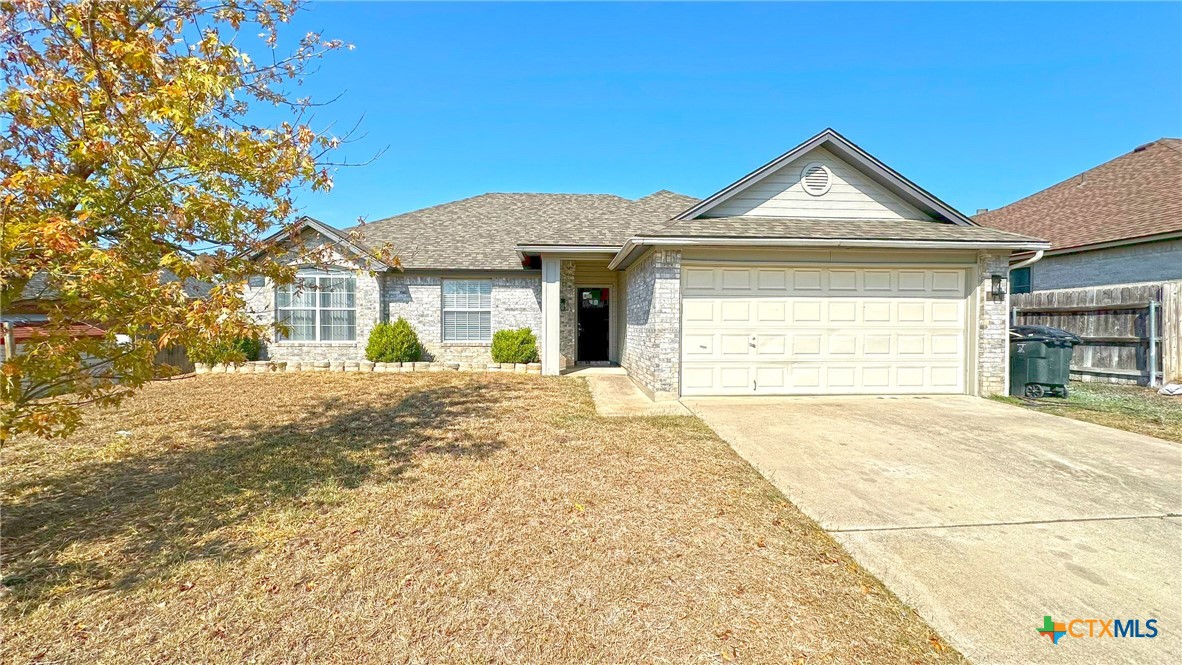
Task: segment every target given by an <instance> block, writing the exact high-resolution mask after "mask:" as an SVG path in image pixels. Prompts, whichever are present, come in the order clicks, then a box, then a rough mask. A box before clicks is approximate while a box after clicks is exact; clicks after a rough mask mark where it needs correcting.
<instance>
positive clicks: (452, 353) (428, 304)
mask: <svg viewBox="0 0 1182 665" xmlns="http://www.w3.org/2000/svg"><path fill="white" fill-rule="evenodd" d="M324 241H325V239H324V238H323V236H320V235H319V234H317V233H315V232H305V234H304V236H303V237H302V238H301V242H302V243H303V244H304V245H306V246H309V247H310V246H314V245H316V244H317V243H322V242H324ZM298 254H299V252H298V251H292V252H290V253H289V254H287V255H286V257H285V258H286V259H287V260H291V261H293V262H296V261H298V259H297V258H295V257H296V256H297V255H298ZM280 260H284V259H283V258H281V259H280ZM334 262H336V263H339V269H340V270H342V271H348V272H351V273H352V275H353V276H354V277H355V279H356V290H355V303H356V311H357V314H356V323H357V337H356V339H355V340H354V341H351V342H293V341H279V342H275V341H270V342H267V343H266V344H264V348H263V352H262V356H261V359H262V360H272V361H277V362H358V361H364V360H365V346H366V344H367V342H368V341H369V334H370V332H371V331H372V330H373V328H374V326H375V325H377V323H378V322H379V321H394V320H396V319H398V317H403V318H405V319H406V320H407V321H408V322H409V323H410V324H411V326H412V327H413V328H414V329H415V332H416V333H417V334H418V336H419V341H420V342H422V344H423V347H424V349H425V352H426V355H425V357H424V358H423V360H424V361H426V362H432V361H434V362H446V363H453V362H462V363H472V364H485V363H489V362H492V356H491V355H490V350H491V348H492V344H491V343H483V344H480V343H476V344H474V343H446V344H445V343H444V342H443V341H442V337H443V310H442V293H443V287H442V282H443V279H445V277H444V276H442V275H439V274H436V275H415V274H408V273H396V272H373V273H371V272H369V271H367V270H363V269H360V268H361V266H360V265H358V264H356V263H354V262H352V261H351V260H349V259H348V258H347V257H344V256H341V255H337V256H336V259H335V260H334ZM457 278H467V279H489V280H491V281H492V330H493V332H496V331H497V330H503V329H506V328H529V329H531V330H533V331H534V333H535V334H536V333H538V332H539V331H540V330H541V328H542V304H541V303H542V282H541V276H540V275H539V274H538V273H536V272H531V273H525V272H524V271H523V274H521V275H512V274H495V273H492V274H490V273H484V274H474V275H473V274H462V275H457ZM573 284H574V282H573V278H572V281H571V288H572V289H573ZM243 295H244V297H245V299H246V306H247V310H248V312H249V313H250V314H251V316H253V317H254V319H255V320H256V321H258V322H259V323H261V324H263V325H265V326H268V327H271V326H273V324H274V323H275V319H276V311H275V285H274V283H272V282H271V281H270V280H266V281H264V282H262V283H261V284H259V285H257V286H249V285H248V286H247V287H246V289H245V291H244V293H243ZM571 302H572V303H573V302H574V297H573V296H572V297H571ZM572 325H573V324H572Z"/></svg>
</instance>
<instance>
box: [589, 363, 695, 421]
mask: <svg viewBox="0 0 1182 665" xmlns="http://www.w3.org/2000/svg"><path fill="white" fill-rule="evenodd" d="M603 369H614V370H618V371H614V372H611V371H600V372H586V373H581V372H580V373H575V375H576V376H582V377H583V378H584V379H585V380H586V381H587V387H588V388H590V390H591V398H592V399H593V400H594V401H595V413H598V414H599V415H601V416H609V417H643V416H688V415H691V414H690V412H689V409H687V408H685V407H684V406H682V404H681V402H677V401H664V402H654V401H653V400H651V399H649V397H648V395H646V394H644V391H642V390H641V389H640V388H639V387H637V385H636V384H635V383H633V382H632V379H630V378H628V374H627V372H625V371H624V370H622V369H620V368H603Z"/></svg>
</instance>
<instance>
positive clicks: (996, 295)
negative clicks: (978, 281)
mask: <svg viewBox="0 0 1182 665" xmlns="http://www.w3.org/2000/svg"><path fill="white" fill-rule="evenodd" d="M992 280H993V285H992V287H991V288H990V289H989V295H990V296H991V297H992V298H993V299H994V300H1005V297H1006V288H1005V283H1004V282H1005V278H1004V277H1002V276H1001V275H993V277H992Z"/></svg>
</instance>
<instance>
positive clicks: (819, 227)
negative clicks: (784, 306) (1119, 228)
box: [641, 217, 1045, 247]
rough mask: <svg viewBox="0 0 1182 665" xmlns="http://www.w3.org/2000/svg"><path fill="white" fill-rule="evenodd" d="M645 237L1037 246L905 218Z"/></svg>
mask: <svg viewBox="0 0 1182 665" xmlns="http://www.w3.org/2000/svg"><path fill="white" fill-rule="evenodd" d="M641 236H642V237H645V238H663V237H677V238H777V239H781V238H787V239H801V240H903V241H938V242H964V243H966V244H970V243H1014V244H1031V245H1042V246H1044V247H1045V244H1043V243H1042V242H1041V241H1039V240H1038V239H1036V238H1030V237H1026V236H1022V235H1018V234H1016V233H1007V232H1005V231H999V230H997V229H989V228H985V227H981V226H959V225H956V224H950V223H947V222H937V221H923V220H909V219H861V220H852V219H796V218H791V219H789V218H783V217H715V218H697V219H687V220H681V221H673V222H669V223H666V224H663V225H661V226H659V227H656V228H654V229H650V230H649V231H647V232H646V233H643V234H641Z"/></svg>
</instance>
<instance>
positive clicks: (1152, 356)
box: [1148, 300, 1157, 388]
mask: <svg viewBox="0 0 1182 665" xmlns="http://www.w3.org/2000/svg"><path fill="white" fill-rule="evenodd" d="M1156 305H1157V303H1156V302H1154V301H1152V300H1150V301H1149V358H1148V362H1149V387H1150V388H1156V387H1157V316H1156V315H1157V311H1156V310H1157V307H1156Z"/></svg>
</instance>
